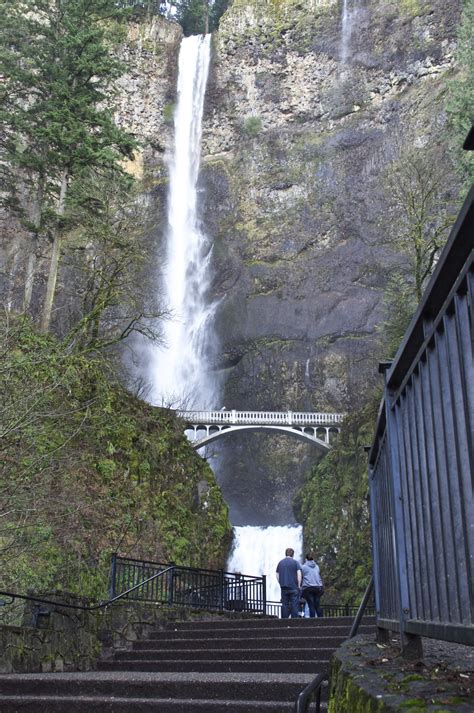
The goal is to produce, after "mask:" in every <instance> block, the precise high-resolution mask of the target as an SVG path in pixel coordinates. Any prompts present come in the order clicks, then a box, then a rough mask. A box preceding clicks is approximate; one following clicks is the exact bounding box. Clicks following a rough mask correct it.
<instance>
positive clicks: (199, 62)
mask: <svg viewBox="0 0 474 713" xmlns="http://www.w3.org/2000/svg"><path fill="white" fill-rule="evenodd" d="M209 59H210V35H208V36H205V37H203V36H193V37H187V38H185V39H184V40H183V41H182V44H181V49H180V54H179V74H178V101H177V105H176V111H175V116H174V131H175V135H174V149H173V154H172V156H171V157H170V160H169V168H170V184H169V194H168V231H167V242H166V261H165V266H164V269H163V272H162V280H161V281H162V285H163V291H164V299H165V301H166V305H167V308H168V309H169V311H170V312H171V319H168V320H167V321H166V322H165V324H164V335H163V336H164V340H165V344H164V347H163V348H162V349H154V350H153V352H152V355H151V359H150V373H149V377H150V382H151V386H152V391H151V394H150V400H151V402H152V403H155V404H161V405H165V406H173V407H174V408H182V407H187V408H196V409H199V410H201V409H207V408H211V409H212V408H216V407H218V402H217V399H218V384H217V382H216V378H215V375H211V373H210V368H209V367H210V365H211V364H212V361H213V355H214V354H215V350H216V340H215V334H214V327H213V316H214V313H215V309H216V303H215V302H213V301H212V300H210V298H209V294H208V293H209V285H210V279H211V275H210V258H211V245H210V243H209V241H208V239H207V237H206V236H205V235H204V233H203V232H202V230H201V228H200V221H199V216H198V205H197V181H198V174H199V165H200V155H201V133H202V115H203V108H204V94H205V90H206V82H207V75H208V70H209ZM301 539H302V538H301V527H299V526H288V527H265V528H262V527H251V526H247V527H237V528H235V546H234V550H233V553H232V556H231V558H230V560H229V563H228V569H229V570H230V571H238V572H242V573H243V574H254V575H258V574H266V575H267V578H268V579H267V581H268V589H267V599H268V600H270V601H271V600H279V599H280V589H279V586H278V583H277V581H276V578H275V568H276V565H277V563H278V562H279V560H280V559H282V557H283V556H284V553H285V549H286V548H287V547H293V549H294V550H295V555H296V556H297V557H298V558H301Z"/></svg>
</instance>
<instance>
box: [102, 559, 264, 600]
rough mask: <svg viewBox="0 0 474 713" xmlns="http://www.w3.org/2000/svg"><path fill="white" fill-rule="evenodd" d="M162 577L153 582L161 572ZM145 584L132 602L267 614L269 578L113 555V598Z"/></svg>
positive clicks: (133, 595) (135, 592)
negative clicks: (162, 572)
mask: <svg viewBox="0 0 474 713" xmlns="http://www.w3.org/2000/svg"><path fill="white" fill-rule="evenodd" d="M162 570H163V571H164V575H163V576H162V577H157V578H155V579H153V580H152V581H147V580H150V578H152V577H153V576H154V575H156V574H157V573H159V572H160V571H162ZM140 582H145V583H144V584H143V586H140V587H138V588H137V589H135V591H133V592H132V593H131V594H129V595H127V599H128V600H133V601H142V602H154V603H155V604H164V605H169V606H184V607H190V608H193V609H204V610H209V611H222V610H228V611H243V612H249V613H253V614H263V613H264V612H265V611H266V579H265V576H262V577H253V576H250V575H246V574H239V573H233V572H224V570H210V569H197V568H195V567H180V566H178V565H174V564H172V563H171V564H170V563H169V562H168V563H161V562H150V561H148V560H137V559H131V558H128V557H119V556H118V555H116V554H114V555H112V564H111V573H110V597H111V599H112V598H113V597H116V596H117V595H119V594H121V593H122V592H126V591H128V590H129V589H130V588H131V587H134V586H135V585H137V584H139V583H140Z"/></svg>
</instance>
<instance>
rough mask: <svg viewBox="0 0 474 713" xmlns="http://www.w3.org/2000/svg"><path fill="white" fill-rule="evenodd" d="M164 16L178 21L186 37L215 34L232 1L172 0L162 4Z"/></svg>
mask: <svg viewBox="0 0 474 713" xmlns="http://www.w3.org/2000/svg"><path fill="white" fill-rule="evenodd" d="M161 4H162V5H164V6H165V7H164V8H163V14H165V15H166V16H168V17H172V18H173V19H175V20H178V22H179V24H180V25H181V27H182V28H183V31H184V34H185V35H199V34H203V33H206V34H207V33H208V32H213V31H214V30H216V29H217V28H218V26H219V20H220V18H221V16H222V15H223V14H224V12H225V11H226V10H227V8H228V6H229V4H230V0H171V2H169V3H161Z"/></svg>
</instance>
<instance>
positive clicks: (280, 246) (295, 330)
mask: <svg viewBox="0 0 474 713" xmlns="http://www.w3.org/2000/svg"><path fill="white" fill-rule="evenodd" d="M459 13H460V3H459V2H454V3H450V4H449V6H447V5H446V4H445V3H443V2H441V1H440V0H435V2H430V3H425V2H423V0H420V1H418V0H404V1H403V2H389V1H388V0H387V1H384V2H380V1H379V0H377V1H376V0H352V2H351V1H350V0H349V2H348V12H347V13H346V16H345V17H344V18H343V7H342V4H341V3H339V2H334V1H333V0H327V1H324V0H323V1H321V2H315V1H314V0H313V1H312V0H299V1H296V0H282V1H280V2H274V1H271V0H267V1H266V2H264V1H262V0H259V1H258V2H257V1H256V0H255V1H252V0H246V1H244V0H235V2H234V3H233V5H232V7H231V9H230V10H229V11H228V12H227V13H226V15H225V16H224V18H223V20H222V21H221V27H220V30H219V32H218V33H217V34H216V36H215V39H214V56H213V69H212V76H211V80H210V84H209V88H208V95H207V97H208V99H207V114H206V121H205V138H204V154H205V156H204V169H203V173H202V187H203V189H204V191H203V195H204V205H203V212H202V215H203V221H204V223H205V225H206V227H207V229H208V231H209V234H210V235H211V237H212V238H213V239H214V241H215V248H214V250H215V263H216V281H215V291H216V293H217V294H218V295H219V296H221V297H222V304H221V309H220V312H219V314H218V332H219V334H220V338H221V345H222V351H221V353H220V354H219V357H218V363H217V364H216V368H217V369H220V370H222V371H223V372H224V374H225V391H224V395H223V405H225V406H227V407H228V408H245V409H265V410H273V409H274V410H286V409H292V410H319V411H324V410H328V409H329V410H336V411H348V410H351V409H353V408H355V407H356V406H357V404H358V402H359V401H360V398H361V394H363V393H364V392H366V391H367V389H372V388H373V385H374V382H375V380H376V378H377V377H376V374H377V356H378V355H377V349H376V328H377V325H378V324H380V322H381V321H382V319H383V317H384V308H383V302H382V294H383V290H384V287H385V285H386V282H387V275H388V273H389V272H390V269H391V266H392V265H393V264H394V262H396V261H397V259H398V258H397V255H396V253H395V252H394V250H393V249H391V248H390V246H389V245H387V241H386V240H385V236H384V234H383V232H381V220H380V218H381V216H382V215H383V211H384V202H385V201H386V199H387V196H386V193H385V192H384V189H383V185H384V176H385V172H386V169H387V165H388V164H389V163H390V161H392V160H393V159H395V158H397V157H398V156H399V155H400V154H401V153H402V152H403V150H404V147H406V146H407V144H411V143H414V144H415V145H418V146H423V145H429V144H430V142H432V141H435V140H437V138H436V137H437V136H438V135H439V132H440V130H442V126H443V124H444V122H445V116H444V109H443V94H444V93H445V91H446V83H447V80H448V78H449V77H450V75H451V74H452V73H453V71H454V50H455V31H456V26H457V23H458V21H459ZM221 443H222V447H219V454H220V455H219V458H220V466H219V469H220V471H221V473H222V477H223V478H224V492H226V493H227V497H228V499H229V500H230V502H231V511H232V510H233V516H234V522H235V523H236V524H239V523H241V524H243V523H246V522H247V523H251V524H265V523H268V524H269V523H272V524H278V523H284V522H289V521H292V520H293V519H294V517H293V515H292V510H291V500H292V493H294V491H295V488H296V487H297V485H298V483H300V482H301V478H302V471H303V470H304V468H305V467H306V466H307V464H308V462H309V461H311V460H313V461H314V459H315V458H316V457H317V452H315V451H312V450H311V448H310V447H305V446H301V445H294V442H293V441H291V440H290V439H283V438H281V437H280V438H273V437H270V436H263V435H262V436H258V435H252V436H248V437H240V438H237V437H234V441H233V442H232V443H231V441H230V439H229V441H228V445H227V444H226V442H225V441H222V442H221ZM221 448H222V450H221Z"/></svg>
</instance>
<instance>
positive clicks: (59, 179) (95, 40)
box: [0, 0, 136, 331]
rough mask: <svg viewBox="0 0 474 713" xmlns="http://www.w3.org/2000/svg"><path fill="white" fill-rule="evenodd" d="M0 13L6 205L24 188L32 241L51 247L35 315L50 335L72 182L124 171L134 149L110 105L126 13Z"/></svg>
mask: <svg viewBox="0 0 474 713" xmlns="http://www.w3.org/2000/svg"><path fill="white" fill-rule="evenodd" d="M0 7H1V10H2V16H3V19H4V22H3V33H2V42H1V50H0V73H1V74H3V75H4V76H5V77H7V78H8V79H7V81H6V82H5V83H4V87H3V92H4V93H3V95H2V97H1V106H0V119H1V120H2V121H3V123H4V124H5V125H6V129H7V130H6V139H5V143H4V146H3V150H4V151H3V152H4V165H5V166H7V167H8V176H7V179H8V187H9V189H10V197H11V201H12V202H13V201H14V200H15V199H16V202H17V204H18V195H19V191H20V189H23V190H24V186H25V182H26V186H27V189H28V205H27V207H26V209H25V208H24V211H23V212H24V216H25V218H26V219H27V221H28V225H29V227H30V229H31V232H32V238H33V241H35V240H36V239H37V238H38V236H39V235H46V236H47V237H48V239H49V242H50V266H49V273H48V282H47V288H46V296H45V299H44V305H43V310H42V318H41V326H42V329H43V330H44V331H47V330H48V329H49V326H50V321H51V313H52V308H53V301H54V294H55V287H56V279H57V274H58V267H59V260H60V253H61V242H62V240H63V238H64V236H65V234H66V231H67V228H68V222H67V204H68V195H69V189H70V187H71V184H72V182H73V181H74V180H75V178H76V177H77V176H80V175H81V174H82V173H83V172H84V171H87V170H90V169H91V168H94V169H95V170H96V171H100V170H101V169H103V170H110V169H111V168H115V169H117V170H120V161H121V159H122V158H123V157H125V156H126V157H131V156H132V155H133V150H134V148H135V145H136V144H135V141H134V139H133V137H132V136H130V135H129V134H127V133H126V132H125V131H123V130H121V129H119V128H118V127H117V126H116V124H115V123H114V121H113V115H112V111H111V109H110V107H108V106H107V99H108V97H109V92H110V89H111V86H112V83H113V81H114V80H115V79H116V78H117V77H118V76H119V75H120V74H121V73H122V66H121V64H120V63H119V61H118V60H117V58H116V57H115V56H114V55H113V54H112V52H111V50H110V43H108V28H110V27H111V25H112V21H114V20H120V19H121V18H122V17H123V15H124V10H123V9H120V8H118V7H117V5H116V3H115V2H114V0H22V1H21V2H18V1H17V0H1V5H0ZM18 179H20V181H19V180H18ZM33 251H35V247H34V245H33V246H32V252H33ZM27 289H28V287H27ZM30 289H31V287H30Z"/></svg>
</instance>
